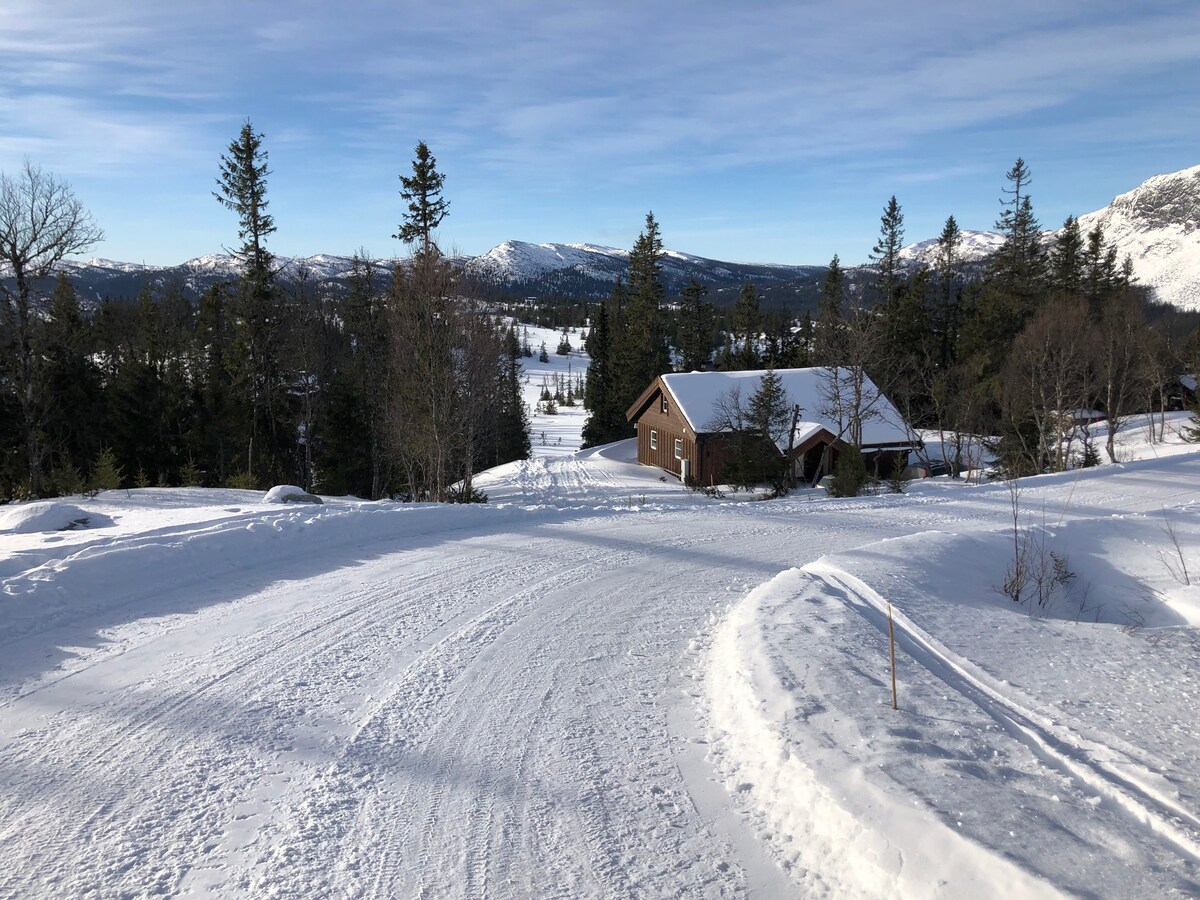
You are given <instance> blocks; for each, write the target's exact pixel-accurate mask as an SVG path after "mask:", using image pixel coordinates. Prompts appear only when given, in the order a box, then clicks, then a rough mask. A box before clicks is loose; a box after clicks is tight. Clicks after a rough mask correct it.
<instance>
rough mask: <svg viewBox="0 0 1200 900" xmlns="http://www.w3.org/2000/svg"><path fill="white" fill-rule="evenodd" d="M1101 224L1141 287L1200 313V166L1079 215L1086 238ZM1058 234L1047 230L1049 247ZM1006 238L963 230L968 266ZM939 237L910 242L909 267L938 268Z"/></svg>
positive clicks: (904, 256) (904, 255) (1159, 177)
mask: <svg viewBox="0 0 1200 900" xmlns="http://www.w3.org/2000/svg"><path fill="white" fill-rule="evenodd" d="M1097 225H1100V226H1101V227H1102V228H1103V230H1104V239H1105V241H1106V242H1107V243H1108V244H1110V245H1112V246H1115V247H1116V248H1117V257H1118V259H1124V258H1125V256H1126V255H1128V256H1129V257H1130V259H1132V260H1133V271H1134V274H1135V275H1136V277H1137V280H1138V283H1140V284H1143V285H1146V286H1148V287H1152V288H1154V291H1155V295H1156V297H1157V298H1158V299H1159V300H1160V301H1163V302H1166V303H1171V304H1174V305H1175V306H1178V307H1180V308H1182V309H1200V166H1193V167H1192V168H1190V169H1183V170H1181V171H1179V172H1172V173H1170V174H1169V175H1155V176H1154V177H1153V178H1150V179H1148V180H1147V181H1144V182H1143V183H1142V184H1140V185H1138V186H1137V187H1136V188H1134V189H1133V190H1132V191H1130V192H1129V193H1127V194H1121V195H1120V196H1119V197H1117V198H1116V199H1115V200H1113V202H1112V203H1110V204H1109V205H1108V206H1106V207H1104V209H1098V210H1096V211H1095V212H1092V213H1088V214H1086V215H1082V216H1080V217H1079V228H1080V231H1081V232H1083V234H1085V235H1086V234H1087V232H1089V231H1091V230H1092V229H1093V228H1095V227H1096V226H1097ZM1057 233H1058V232H1057V231H1047V232H1045V233H1044V237H1045V240H1046V243H1047V245H1049V244H1050V243H1052V242H1053V240H1054V237H1055V235H1056V234H1057ZM1003 241H1004V238H1003V236H1002V235H999V234H996V233H995V232H992V231H964V232H963V243H962V248H961V253H962V259H963V261H964V262H966V263H968V264H970V263H976V264H978V263H982V262H984V261H985V260H986V259H987V258H988V257H989V256H991V255H992V254H993V253H995V252H996V251H997V250H998V249H999V248H1000V245H1001V243H1003ZM936 248H937V238H930V239H929V240H925V241H919V242H918V243H915V244H910V245H909V246H907V247H905V248H904V249H903V250H901V251H900V257H901V259H902V260H904V262H905V263H906V264H908V265H915V264H917V263H919V262H923V263H925V264H926V265H930V266H931V265H933V256H934V253H935V252H936Z"/></svg>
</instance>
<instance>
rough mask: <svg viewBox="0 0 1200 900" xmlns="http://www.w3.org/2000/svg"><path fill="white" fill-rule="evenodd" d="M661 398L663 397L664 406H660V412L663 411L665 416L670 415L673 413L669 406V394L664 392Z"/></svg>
mask: <svg viewBox="0 0 1200 900" xmlns="http://www.w3.org/2000/svg"><path fill="white" fill-rule="evenodd" d="M661 398H662V406H661V407H659V411H660V412H661V413H662V414H663V415H664V416H669V415H670V414H671V408H670V407H669V406H667V395H666V394H662V395H661Z"/></svg>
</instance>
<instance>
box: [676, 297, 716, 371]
mask: <svg viewBox="0 0 1200 900" xmlns="http://www.w3.org/2000/svg"><path fill="white" fill-rule="evenodd" d="M706 296H708V288H706V287H704V286H703V285H701V284H700V283H699V282H698V281H696V279H694V278H693V279H692V280H691V281H689V282H688V285H687V287H685V288H684V289H683V292H682V294H681V295H680V303H679V356H680V360H679V368H680V369H681V370H682V371H684V372H694V371H700V370H702V369H704V368H706V367H707V366H708V364H709V363H710V362H711V361H712V329H713V306H712V304H711V303H708V302H707V301H705V299H704V298H705V297H706Z"/></svg>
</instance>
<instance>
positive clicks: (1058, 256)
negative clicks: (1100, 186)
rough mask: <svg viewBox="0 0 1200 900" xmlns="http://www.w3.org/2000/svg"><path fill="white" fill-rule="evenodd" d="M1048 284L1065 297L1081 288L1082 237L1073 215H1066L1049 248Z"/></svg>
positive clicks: (1073, 294)
mask: <svg viewBox="0 0 1200 900" xmlns="http://www.w3.org/2000/svg"><path fill="white" fill-rule="evenodd" d="M1050 286H1051V287H1052V288H1053V289H1054V290H1055V291H1056V292H1057V293H1059V294H1061V295H1063V296H1066V297H1077V296H1079V293H1080V291H1081V290H1082V289H1083V237H1082V235H1081V234H1080V232H1079V220H1078V219H1076V218H1075V217H1074V216H1067V218H1066V221H1064V222H1063V227H1062V228H1061V229H1060V230H1059V232H1058V234H1057V235H1055V237H1054V245H1053V246H1052V247H1051V248H1050Z"/></svg>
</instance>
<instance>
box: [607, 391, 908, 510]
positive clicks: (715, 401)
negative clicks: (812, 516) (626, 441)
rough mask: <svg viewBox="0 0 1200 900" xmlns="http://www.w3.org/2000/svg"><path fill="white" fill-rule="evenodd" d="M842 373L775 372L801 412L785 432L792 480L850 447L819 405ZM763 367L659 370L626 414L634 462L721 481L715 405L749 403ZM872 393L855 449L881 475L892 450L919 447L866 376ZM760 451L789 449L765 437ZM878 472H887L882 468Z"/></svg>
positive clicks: (818, 471)
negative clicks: (735, 398) (633, 442)
mask: <svg viewBox="0 0 1200 900" xmlns="http://www.w3.org/2000/svg"><path fill="white" fill-rule="evenodd" d="M845 371H846V370H829V369H820V368H811V369H776V370H775V374H776V375H778V376H779V377H780V380H781V382H782V384H783V388H784V390H785V391H786V393H787V396H788V400H789V402H790V403H796V404H799V405H800V409H801V415H800V417H799V421H798V422H797V424H796V429H795V432H794V433H793V434H792V436H791V442H790V443H791V456H792V466H793V472H794V474H795V475H796V477H797V478H799V479H803V480H805V481H810V482H811V481H815V480H816V479H817V478H819V477H820V476H821V475H825V474H828V473H829V472H831V471H832V470H833V465H834V463H835V462H836V459H837V454H838V453H840V452H843V451H844V450H845V449H846V448H847V447H848V446H849V445H848V444H847V443H846V441H845V440H844V439H843V435H844V432H845V427H844V425H839V424H838V423H836V422H834V421H826V418H827V417H825V416H822V415H821V414H820V412H819V410H820V409H822V408H823V407H825V406H827V405H829V404H828V403H827V402H826V401H825V399H824V397H825V394H826V392H827V388H826V384H827V383H828V382H829V380H830V379H831V378H832V377H836V376H834V375H832V374H831V373H832V372H837V373H839V375H840V374H844V373H845ZM765 374H766V371H765V370H758V371H747V372H679V373H672V374H669V375H660V376H658V377H657V378H655V379H654V381H652V382H651V383H650V385H649V386H648V387H647V388H646V389H645V390H644V391H642V393H641V396H639V397H638V399H637V400H636V401H635V402H634V404H633V405H632V406H631V407H629V409H628V410H627V411H626V413H625V417H626V419H628V420H629V421H631V422H633V423H634V427H635V428H636V430H637V458H638V462H640V463H641V464H642V465H646V466H657V467H659V468H660V469H665V470H666V471H668V472H671V473H672V474H674V475H676V476H677V477H679V479H680V480H681V481H685V482H688V483H694V484H699V485H704V486H708V485H717V484H722V483H723V482H722V477H721V473H722V469H723V468H724V466H725V464H726V463H728V462H729V460H730V459H731V458H732V457H733V441H732V439H731V438H732V434H733V433H732V432H731V431H729V430H728V429H727V428H723V427H722V426H721V425H720V424H719V423H720V422H721V420H722V418H724V417H723V416H722V415H721V407H722V405H727V403H728V399H729V398H730V397H732V396H734V395H738V396H740V399H741V402H742V403H746V402H748V401H749V399H750V397H751V396H752V395H753V393H754V392H755V391H756V390H757V389H758V387H759V384H760V383H761V380H762V376H763V375H765ZM866 387H867V389H868V393H869V396H871V397H872V398H873V402H872V405H871V415H870V416H869V417H868V419H867V421H865V422H864V423H863V442H862V447H861V448H860V449H861V452H862V453H863V454H864V455H868V456H870V457H871V459H870V460H868V462H867V466H868V471H875V472H879V471H880V467H881V466H884V467H886V466H888V465H890V462H891V460H892V459H893V458H894V457H895V455H896V454H897V453H900V452H905V453H906V452H907V451H910V450H913V449H916V448H918V447H919V446H920V441H919V440H917V439H916V438H915V436H914V434H913V432H912V431H911V429H909V428H908V427H907V426H906V425H905V424H904V421H903V419H902V418H901V417H900V414H899V413H898V412H896V409H895V407H893V406H892V404H891V403H890V402H889V401H888V400H887V398H886V397H884V396H883V395H882V394H881V393H879V392H878V391H877V390H876V388H875V386H874V385H873V384H870V382H869V379H868V382H867V385H866ZM763 452H764V453H771V452H776V453H787V452H788V446H787V444H786V442H785V444H784V446H781V447H776V448H772V447H771V445H770V443H769V442H764V448H763ZM882 474H886V472H883V473H882Z"/></svg>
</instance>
